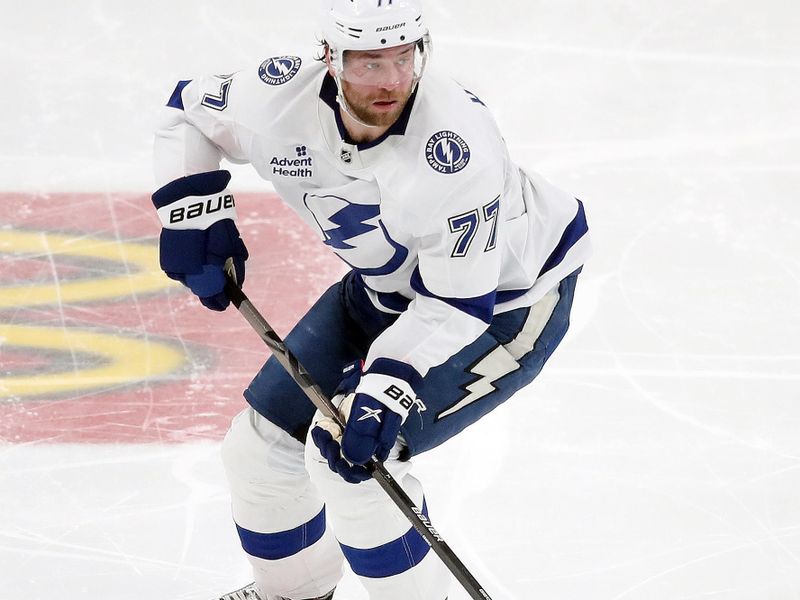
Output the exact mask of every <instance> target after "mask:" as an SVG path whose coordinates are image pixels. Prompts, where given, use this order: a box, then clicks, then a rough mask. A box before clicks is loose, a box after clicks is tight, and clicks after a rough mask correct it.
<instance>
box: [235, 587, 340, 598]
mask: <svg viewBox="0 0 800 600" xmlns="http://www.w3.org/2000/svg"><path fill="white" fill-rule="evenodd" d="M334 591H335V590H331V591H330V592H328V593H327V594H325V595H324V596H320V597H319V598H308V599H304V600H332V599H333V592H334ZM219 600H293V599H292V598H284V597H283V596H264V595H262V594H261V592H260V591H259V590H258V588H256V584H255V583H251V584H249V585H246V586H244V587H243V588H241V589H238V590H236V591H235V592H231V593H230V594H225V595H224V596H220V597H219ZM298 600H299V599H298Z"/></svg>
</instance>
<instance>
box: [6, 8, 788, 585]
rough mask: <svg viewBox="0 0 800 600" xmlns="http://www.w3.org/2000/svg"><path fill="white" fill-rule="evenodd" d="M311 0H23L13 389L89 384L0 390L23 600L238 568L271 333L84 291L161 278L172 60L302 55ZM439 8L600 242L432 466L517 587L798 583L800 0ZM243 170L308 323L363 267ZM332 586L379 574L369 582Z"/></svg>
mask: <svg viewBox="0 0 800 600" xmlns="http://www.w3.org/2000/svg"><path fill="white" fill-rule="evenodd" d="M314 5H315V3H314V2H311V1H309V0H303V1H298V2H292V3H286V2H284V3H275V2H260V3H255V2H252V1H244V0H235V1H233V2H228V3H225V4H222V3H211V2H206V1H205V0H199V1H197V0H196V1H194V2H189V1H187V0H175V1H173V2H170V3H166V4H165V3H156V2H153V1H152V0H144V1H143V2H137V3H103V2H79V3H77V4H75V3H71V4H70V3H61V4H53V3H46V2H42V1H41V0H33V1H32V2H27V3H23V4H18V3H15V4H14V6H13V7H12V6H11V5H10V4H9V5H8V6H4V8H5V9H6V10H3V11H2V12H3V24H4V27H3V36H0V52H2V56H4V57H5V59H4V61H3V64H4V75H5V82H6V93H4V94H3V95H2V96H0V113H2V115H3V117H2V120H0V133H2V134H3V135H2V139H3V140H4V141H5V152H4V156H3V160H2V161H0V205H1V206H0V327H2V328H3V329H2V331H3V333H2V336H3V338H4V339H3V341H2V342H0V377H2V378H3V379H0V385H3V383H5V384H7V385H8V384H9V382H11V383H14V382H17V383H19V380H18V379H17V378H19V377H22V376H26V377H29V379H28V380H26V381H24V382H23V383H24V385H26V386H33V385H34V383H35V384H37V385H38V384H42V383H46V379H45V377H44V376H45V374H47V373H49V372H51V371H53V370H55V371H56V372H57V373H59V377H60V379H59V382H60V384H62V385H66V384H68V383H69V382H73V383H75V381H77V384H76V386H77V387H75V388H74V389H72V390H70V389H67V388H63V387H62V388H58V389H56V390H55V391H53V392H51V393H50V394H45V395H42V394H37V395H29V394H26V393H25V388H24V386H19V385H18V386H17V387H16V388H14V389H15V390H16V391H15V392H14V393H9V394H7V395H8V396H9V397H8V399H5V400H4V402H3V404H2V405H1V406H2V410H1V411H0V416H2V422H1V423H0V430H1V431H2V439H3V440H5V441H4V442H3V445H2V446H0V599H6V598H8V599H9V600H10V599H11V598H33V599H48V600H50V599H51V598H65V599H68V600H76V599H77V598H114V599H116V600H128V599H131V600H133V599H137V600H138V599H141V598H148V599H153V600H176V599H185V600H203V599H206V598H212V597H214V595H215V594H219V593H222V592H224V591H227V590H230V589H234V588H235V587H238V586H240V585H241V584H243V583H245V582H246V581H248V580H249V579H248V568H247V564H246V562H245V560H244V559H243V557H242V555H241V553H240V550H239V549H238V544H237V541H236V539H235V532H234V531H233V529H232V526H231V521H230V516H229V510H228V505H227V490H226V485H225V481H224V476H223V474H222V470H221V465H220V461H219V457H218V449H219V439H220V436H221V435H222V433H223V432H224V428H225V423H226V422H227V419H228V418H229V417H230V415H232V414H234V413H235V412H236V411H237V410H238V409H239V408H241V407H242V405H243V404H242V400H241V398H240V390H241V387H242V386H243V385H245V384H246V382H247V380H248V379H249V377H250V375H251V374H252V373H253V372H254V370H255V369H256V368H257V366H258V364H259V362H260V361H261V360H262V358H263V350H262V348H261V346H260V341H259V340H257V339H253V336H252V334H251V333H250V332H249V330H248V329H247V328H246V326H243V324H242V322H241V320H240V319H239V317H238V315H236V314H235V313H232V312H230V313H227V314H225V315H222V316H218V317H213V319H216V320H213V321H212V316H211V315H209V314H206V313H204V312H202V311H201V310H200V309H199V308H198V307H197V305H196V303H193V302H192V301H191V300H190V299H188V298H186V296H185V295H182V294H181V293H180V290H178V289H175V288H172V287H169V285H167V284H164V282H163V281H161V283H160V285H161V287H158V286H156V287H154V288H153V289H150V290H149V291H147V292H142V291H141V288H135V289H121V290H120V289H116V288H115V292H114V294H116V295H113V294H112V295H110V296H108V297H106V298H97V297H94V298H88V299H87V298H85V297H81V296H79V295H76V294H77V293H78V292H77V286H76V285H75V284H76V283H79V282H80V280H81V279H82V278H84V277H87V276H89V277H92V278H95V279H99V280H102V281H104V282H108V280H112V279H114V278H115V277H121V278H122V279H123V280H126V279H128V278H129V276H130V275H132V274H135V273H143V274H144V275H143V277H144V280H146V281H150V279H148V277H149V275H148V274H152V273H156V275H157V270H156V267H155V266H154V262H153V254H152V251H153V248H154V247H155V239H156V236H157V226H156V223H155V220H154V217H153V215H152V212H151V211H150V209H149V206H148V202H149V201H148V194H149V191H150V189H151V187H152V176H151V169H150V148H151V139H150V137H151V136H150V131H151V129H152V124H153V121H154V119H155V114H156V111H157V108H158V107H159V106H160V105H161V104H163V102H164V100H165V98H166V97H167V95H168V94H169V92H170V91H171V88H172V86H173V85H174V82H175V81H176V80H178V79H186V78H191V77H192V76H194V75H196V74H200V73H205V72H229V71H231V70H235V69H238V68H242V67H247V66H249V65H251V64H254V63H257V62H260V61H261V60H262V59H263V58H266V57H267V56H270V55H271V54H272V53H273V51H276V52H280V53H283V52H286V51H289V50H292V51H296V52H298V53H303V52H307V51H311V52H313V50H314V48H313V37H312V32H313V25H312V23H311V22H310V21H309V15H310V14H311V13H312V12H313V7H314ZM428 16H429V19H430V21H431V27H432V29H433V33H434V43H435V55H434V61H435V63H436V64H438V66H439V67H441V68H444V69H447V70H449V71H450V72H452V73H453V74H454V75H455V76H456V77H457V79H458V80H459V81H460V82H461V83H463V84H464V85H465V86H466V87H468V88H469V89H470V90H472V91H473V92H475V93H476V94H478V95H479V96H480V97H481V99H482V100H483V101H484V102H485V103H486V104H487V105H489V107H490V108H491V109H492V111H493V112H494V114H495V115H496V117H497V119H498V121H499V123H500V125H501V128H502V129H503V131H504V132H505V134H506V139H507V141H508V143H509V146H510V148H511V150H512V152H513V154H514V156H515V157H516V158H517V160H518V161H519V162H521V163H524V164H527V165H529V166H530V167H531V168H533V169H535V170H537V171H539V172H540V173H542V174H543V175H545V176H546V177H548V178H549V179H551V180H552V181H553V182H555V183H556V184H558V185H560V186H561V187H564V188H566V189H569V190H571V191H573V192H574V193H575V194H576V195H577V196H578V197H580V198H581V199H582V200H583V201H584V203H585V204H586V208H587V214H588V217H589V220H590V226H591V228H592V234H593V238H594V245H595V248H596V254H595V257H594V258H593V260H592V261H591V263H590V264H589V265H588V266H587V268H586V269H585V271H584V274H583V275H582V277H581V280H580V283H579V289H578V294H577V296H576V304H575V310H574V319H573V327H572V329H571V331H570V333H569V335H568V337H567V339H566V340H565V342H564V343H563V346H562V347H561V348H560V349H559V351H558V352H557V353H556V355H555V356H554V357H553V359H552V361H551V363H550V364H549V365H548V366H547V368H546V369H545V371H544V372H543V374H542V375H541V377H540V378H539V379H538V380H537V382H536V383H535V384H534V385H532V386H531V387H530V388H529V389H528V390H526V391H525V392H524V393H521V394H519V395H518V396H517V397H515V398H514V399H513V400H512V401H511V402H510V403H508V404H507V405H506V406H504V407H503V408H502V409H501V410H498V411H495V413H493V414H492V415H490V416H489V417H487V418H486V419H484V420H483V421H482V422H480V423H479V424H477V425H476V426H474V427H473V428H471V429H470V430H468V431H467V432H465V433H464V434H462V435H461V436H459V437H457V438H456V439H454V440H452V441H451V442H450V443H448V444H447V445H446V446H444V447H441V448H439V449H436V450H434V451H432V452H431V453H429V454H428V455H425V456H422V457H420V458H419V459H418V460H417V462H416V468H417V470H418V474H419V476H420V477H421V478H422V479H423V481H424V482H425V485H426V490H427V497H428V503H429V505H430V507H431V516H432V519H433V520H434V523H435V524H436V526H437V528H438V529H439V530H440V531H441V532H442V534H443V535H444V536H445V538H446V539H447V540H448V542H449V544H450V545H451V546H452V547H453V548H454V549H455V550H456V552H457V553H458V554H459V555H460V556H461V558H462V559H463V560H464V561H465V562H466V563H467V564H468V565H469V567H470V568H471V569H472V570H473V573H474V574H475V575H476V576H477V578H478V579H479V580H480V581H481V582H482V583H483V584H484V585H485V587H486V588H487V589H488V590H489V591H490V592H491V593H492V595H493V597H495V598H502V599H517V600H521V599H528V598H543V599H544V598H548V599H549V598H552V599H559V600H586V599H589V598H591V599H593V600H678V599H680V600H689V599H701V598H702V599H707V598H708V599H712V598H713V599H715V600H716V599H720V600H755V599H758V600H762V599H763V600H797V599H798V598H800V435H798V430H799V429H800V342H798V340H800V316H798V306H800V241H799V240H798V234H799V233H800V208H798V207H799V206H800V202H798V201H800V197H798V196H799V194H798V190H800V171H799V170H798V164H800V111H798V110H797V106H798V101H800V44H799V43H798V41H797V32H798V31H800V7H798V5H797V4H796V3H791V2H781V1H778V0H767V1H763V2H758V3H753V2H738V1H732V0H729V1H725V0H720V1H714V2H699V3H698V2H689V1H686V0H682V1H678V2H670V3H662V2H655V1H654V0H641V1H640V2H636V3H632V2H622V1H619V0H608V1H606V2H600V3H598V2H588V1H587V0H561V1H558V2H556V1H550V2H533V3H531V2H522V1H506V2H502V3H499V2H498V3H493V4H491V5H487V4H486V3H483V2H477V1H476V0H462V1H460V2H455V1H454V0H439V1H437V2H433V1H430V2H429V3H428ZM297 40H308V43H306V44H305V45H303V46H300V47H298V45H297ZM234 172H235V177H236V179H235V182H236V185H237V186H238V187H237V189H240V190H243V191H245V190H246V191H248V192H250V194H247V195H245V196H244V197H243V198H244V199H243V200H242V204H243V206H244V207H245V208H244V213H243V229H244V230H245V232H246V235H247V236H248V239H249V240H252V243H251V244H250V246H251V250H253V251H254V254H255V256H254V260H252V261H251V265H252V267H251V269H252V279H251V284H250V285H251V286H254V287H253V288H252V295H253V297H254V299H255V300H256V301H257V302H258V303H259V305H260V306H262V307H265V312H269V313H270V314H276V318H277V319H278V323H277V324H278V326H279V327H278V328H279V330H281V331H285V330H286V329H287V328H288V327H290V326H291V323H292V322H293V320H294V319H296V318H297V316H298V315H299V314H301V313H302V310H303V309H304V307H305V306H307V305H308V303H310V302H311V301H312V300H313V298H314V297H315V296H316V295H317V294H318V293H319V292H320V291H321V290H322V289H324V287H325V285H326V284H327V283H328V282H330V281H332V280H333V279H334V278H335V277H336V276H338V274H339V273H340V267H338V266H337V265H336V264H335V263H334V262H333V261H332V260H331V258H330V256H328V255H326V254H324V253H322V252H319V251H316V250H314V251H311V250H306V243H307V241H308V240H309V239H310V235H311V234H310V232H308V231H306V230H302V229H300V228H294V227H292V228H288V229H287V228H283V229H279V228H278V225H277V224H278V223H284V222H285V218H286V214H285V213H284V212H282V209H280V207H278V206H277V205H276V203H275V202H274V201H272V200H270V199H269V198H268V195H265V190H267V191H268V188H265V187H264V186H263V185H261V184H260V183H259V182H258V180H257V179H256V177H255V176H254V175H253V174H252V173H250V171H249V170H248V169H246V168H239V167H237V168H234ZM22 234H26V237H22ZM61 236H66V238H67V239H66V240H64V239H62V237H61ZM275 236H278V238H277V239H276V237H275ZM78 241H80V243H78ZM59 244H68V245H69V246H68V248H67V249H62V250H61V251H59V250H58V248H59V247H60V246H59ZM293 244H294V245H293ZM140 246H141V247H140ZM78 248H84V249H85V251H86V254H83V255H82V254H80V252H78ZM278 248H284V249H286V248H288V249H289V250H287V251H285V252H284V253H279V252H276V249H278ZM140 251H141V252H142V255H141V257H140V258H141V261H142V262H141V263H136V261H135V260H134V258H135V257H136V256H139V255H138V254H137V252H140ZM98 254H101V255H102V257H103V258H102V259H101V258H100V256H98ZM137 265H138V266H137ZM253 281H258V282H260V285H255V284H253V283H252V282H253ZM104 286H106V284H105V283H104V284H103V286H94V288H93V290H94V292H93V293H97V290H98V289H101V288H102V289H106V290H107V289H109V288H108V287H104ZM21 294H25V295H21ZM48 294H50V295H49V296H48ZM53 295H55V296H54V297H53ZM266 307H269V308H268V309H266ZM212 322H213V325H211V323H212ZM209 327H211V329H209ZM19 328H27V329H26V330H24V331H22V332H20V329H19ZM35 328H40V329H35ZM78 332H80V333H81V334H82V335H83V334H85V335H86V336H89V337H87V338H86V339H87V340H89V341H88V342H87V344H86V346H85V347H83V346H80V345H79V344H78V343H77V341H76V340H77V338H78V336H77V333H78ZM90 334H91V335H98V336H103V337H102V341H103V343H108V348H111V350H108V351H107V352H106V351H100V350H98V348H100V347H103V348H105V347H106V346H104V345H102V344H101V343H100V341H98V338H93V337H91V335H90ZM105 336H109V337H110V339H108V337H105ZM19 340H25V343H26V344H32V343H33V342H32V341H31V340H39V341H40V342H41V345H40V346H30V345H28V346H25V345H24V344H22V343H21V342H19ZM42 340H46V341H45V342H43V341H42ZM126 344H146V345H147V344H149V345H150V346H149V347H150V348H151V349H152V350H153V352H155V351H156V350H158V351H163V352H167V351H174V352H177V354H178V356H179V357H180V360H181V361H182V362H181V363H180V365H179V366H177V367H175V368H174V369H173V370H171V371H169V372H166V373H160V372H158V370H157V369H155V368H154V367H155V365H154V364H150V365H147V364H145V365H141V364H135V363H130V362H127V361H129V360H132V358H131V357H132V356H134V355H136V356H141V355H142V353H141V352H134V351H131V352H129V353H127V355H122V356H117V355H116V354H113V352H112V350H113V349H114V348H119V347H120V346H125V345H126ZM138 347H139V346H133V345H131V346H130V348H138ZM145 355H149V354H147V353H145ZM159 356H162V355H159ZM163 356H166V354H165V355H163ZM169 356H172V355H171V354H170V355H169ZM164 360H166V359H164ZM159 364H161V363H160V362H159ZM109 365H112V366H116V367H118V369H117V370H116V371H112V372H109V371H108V370H103V369H105V368H106V367H108V366H109ZM92 369H98V371H96V372H95V371H92ZM135 369H144V370H145V371H144V375H142V374H141V373H140V371H136V370H135ZM148 369H149V370H148ZM87 371H89V372H91V373H94V375H93V377H94V378H93V379H92V381H91V382H89V381H88V379H87V376H86V373H87ZM112 375H113V376H116V377H118V378H117V379H114V377H113V376H112ZM90 383H91V384H92V385H90ZM93 386H94V387H93ZM28 389H31V388H28ZM476 473H485V477H476ZM342 592H343V593H342V594H341V596H342V598H343V600H348V599H349V600H363V599H364V598H365V595H364V593H363V592H362V591H361V590H360V588H359V587H358V584H357V582H356V581H355V579H354V578H353V577H352V575H348V576H347V578H346V579H345V581H344V582H343V585H342ZM450 598H451V600H463V599H464V598H466V595H465V594H464V593H463V591H461V590H460V589H458V586H457V585H456V584H454V585H453V589H452V593H451V595H450Z"/></svg>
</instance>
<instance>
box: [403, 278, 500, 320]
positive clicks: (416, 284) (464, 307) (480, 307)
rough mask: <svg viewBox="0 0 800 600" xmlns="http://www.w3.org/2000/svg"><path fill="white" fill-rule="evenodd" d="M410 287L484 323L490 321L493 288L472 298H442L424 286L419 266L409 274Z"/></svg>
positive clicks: (495, 291)
mask: <svg viewBox="0 0 800 600" xmlns="http://www.w3.org/2000/svg"><path fill="white" fill-rule="evenodd" d="M411 288H412V289H413V290H414V291H415V292H417V293H418V294H420V295H422V296H427V297H428V298H436V299H437V300H441V301H442V302H444V303H445V304H449V305H450V306H452V307H453V308H457V309H458V310H460V311H461V312H465V313H467V314H468V315H470V316H472V317H475V318H476V319H480V320H481V321H483V322H484V323H486V324H489V323H491V322H492V315H493V311H494V304H495V296H496V295H497V290H493V291H491V292H490V293H488V294H485V295H483V296H476V297H474V298H443V297H442V296H437V295H436V294H434V293H433V292H431V291H430V290H429V289H428V288H426V287H425V282H423V281H422V275H420V272H419V267H417V268H416V269H414V273H413V274H412V275H411Z"/></svg>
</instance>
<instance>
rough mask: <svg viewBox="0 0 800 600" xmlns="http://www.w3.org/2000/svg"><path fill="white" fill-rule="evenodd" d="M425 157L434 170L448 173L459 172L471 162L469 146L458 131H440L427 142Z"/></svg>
mask: <svg viewBox="0 0 800 600" xmlns="http://www.w3.org/2000/svg"><path fill="white" fill-rule="evenodd" d="M425 158H427V159H428V164H429V165H430V166H431V168H432V169H433V170H434V171H437V172H439V173H444V174H446V175H450V174H452V173H458V172H459V171H460V170H461V169H463V168H464V167H466V166H467V163H468V162H469V158H470V151H469V146H467V142H465V141H464V139H463V138H462V137H461V136H460V135H458V134H457V133H453V132H452V131H439V132H438V133H434V134H433V135H432V136H431V139H429V140H428V143H427V144H425Z"/></svg>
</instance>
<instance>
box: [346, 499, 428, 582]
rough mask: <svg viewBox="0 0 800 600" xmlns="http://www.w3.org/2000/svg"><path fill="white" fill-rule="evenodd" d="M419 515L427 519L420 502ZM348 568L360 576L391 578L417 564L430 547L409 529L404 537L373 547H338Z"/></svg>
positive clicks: (424, 509) (423, 506)
mask: <svg viewBox="0 0 800 600" xmlns="http://www.w3.org/2000/svg"><path fill="white" fill-rule="evenodd" d="M422 513H423V514H424V515H425V516H428V507H427V506H426V505H425V503H424V502H423V505H422ZM339 545H340V546H341V547H342V553H343V554H344V557H345V558H346V559H347V562H348V563H350V568H351V569H353V572H354V573H355V574H356V575H360V576H361V577H372V578H378V577H392V576H393V575H399V574H400V573H404V572H405V571H408V570H409V569H410V568H411V567H414V566H416V565H418V564H419V563H420V562H422V559H423V558H425V556H426V555H427V554H428V551H429V550H430V549H431V547H430V546H429V545H428V542H426V541H425V540H424V539H423V538H422V536H421V535H420V534H419V533H417V531H416V529H414V528H413V527H412V528H411V529H409V530H408V531H407V532H406V533H405V535H403V536H402V537H399V538H397V539H396V540H392V541H391V542H389V543H387V544H383V545H382V546H377V547H376V548H353V547H352V546H346V545H344V544H339Z"/></svg>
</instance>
